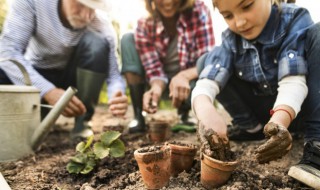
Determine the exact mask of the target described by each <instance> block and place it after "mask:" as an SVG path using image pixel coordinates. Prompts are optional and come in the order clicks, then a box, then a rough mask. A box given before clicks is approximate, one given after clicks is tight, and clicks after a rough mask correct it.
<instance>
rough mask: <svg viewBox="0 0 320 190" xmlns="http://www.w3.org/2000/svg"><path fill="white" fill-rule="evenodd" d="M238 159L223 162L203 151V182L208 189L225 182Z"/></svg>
mask: <svg viewBox="0 0 320 190" xmlns="http://www.w3.org/2000/svg"><path fill="white" fill-rule="evenodd" d="M237 165H238V161H232V162H223V161H220V160H216V159H214V158H211V157H209V156H207V155H206V154H204V153H202V155H201V177H200V178H201V184H202V185H203V186H204V187H205V188H206V189H213V188H217V187H220V186H221V185H223V184H225V183H226V182H227V181H228V179H229V178H230V175H231V173H232V171H233V170H235V169H236V167H237Z"/></svg>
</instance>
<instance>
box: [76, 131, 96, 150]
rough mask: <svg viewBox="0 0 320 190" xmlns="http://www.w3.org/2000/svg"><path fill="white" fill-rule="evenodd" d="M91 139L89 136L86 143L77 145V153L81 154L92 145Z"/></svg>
mask: <svg viewBox="0 0 320 190" xmlns="http://www.w3.org/2000/svg"><path fill="white" fill-rule="evenodd" d="M93 138H94V136H93V135H91V136H90V137H88V138H87V142H86V143H84V142H80V143H78V144H77V147H76V150H77V151H78V152H81V153H84V152H85V151H86V150H87V149H88V148H89V147H90V146H91V144H92V142H93Z"/></svg>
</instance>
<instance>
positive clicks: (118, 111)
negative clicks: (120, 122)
mask: <svg viewBox="0 0 320 190" xmlns="http://www.w3.org/2000/svg"><path fill="white" fill-rule="evenodd" d="M108 104H109V111H110V112H111V113H112V115H114V116H117V117H123V116H124V115H125V114H126V112H127V109H128V98H127V96H126V95H125V94H122V92H121V91H118V92H116V93H115V94H114V95H113V96H112V98H111V99H110V100H109V102H108Z"/></svg>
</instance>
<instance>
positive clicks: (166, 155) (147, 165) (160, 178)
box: [134, 146, 171, 189]
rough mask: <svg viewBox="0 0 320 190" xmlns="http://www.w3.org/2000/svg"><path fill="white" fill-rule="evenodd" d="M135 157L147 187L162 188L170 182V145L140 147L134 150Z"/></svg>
mask: <svg viewBox="0 0 320 190" xmlns="http://www.w3.org/2000/svg"><path fill="white" fill-rule="evenodd" d="M134 157H135V159H136V161H137V163H138V166H139V171H140V173H141V177H142V179H143V182H144V184H145V186H146V188H147V189H161V188H162V187H165V186H166V185H167V184H168V183H169V179H170V166H171V162H170V157H171V150H170V147H169V146H163V147H161V146H149V147H144V148H140V149H137V150H136V151H135V152H134Z"/></svg>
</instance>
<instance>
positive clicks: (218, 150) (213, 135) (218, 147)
mask: <svg viewBox="0 0 320 190" xmlns="http://www.w3.org/2000/svg"><path fill="white" fill-rule="evenodd" d="M198 137H199V139H200V142H201V152H203V153H205V154H206V155H207V156H210V157H212V158H215V159H218V160H222V161H224V160H226V153H227V152H228V151H229V150H230V145H229V139H228V138H221V137H220V136H219V135H218V134H217V132H215V131H213V129H211V128H208V127H206V126H204V125H203V124H202V123H201V122H200V123H199V127H198Z"/></svg>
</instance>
